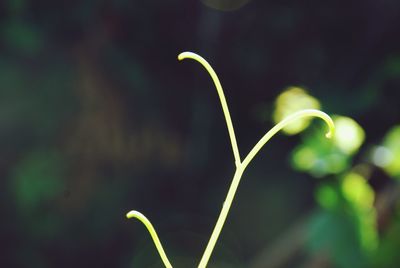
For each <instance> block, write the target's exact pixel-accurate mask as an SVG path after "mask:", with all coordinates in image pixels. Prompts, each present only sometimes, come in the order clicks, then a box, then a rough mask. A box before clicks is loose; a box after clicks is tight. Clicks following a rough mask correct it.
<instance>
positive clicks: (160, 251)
mask: <svg viewBox="0 0 400 268" xmlns="http://www.w3.org/2000/svg"><path fill="white" fill-rule="evenodd" d="M126 217H127V218H128V219H131V218H136V219H138V220H139V221H141V222H142V223H143V225H144V226H145V227H146V228H147V231H149V233H150V236H151V238H152V239H153V242H154V245H155V246H156V249H157V251H158V254H160V257H161V260H162V262H163V263H164V265H165V267H166V268H172V265H171V263H170V262H169V260H168V257H167V255H166V254H165V251H164V248H163V247H162V245H161V242H160V239H159V238H158V235H157V232H156V230H155V229H154V227H153V225H152V224H151V222H150V221H149V220H148V219H147V218H146V216H144V215H143V214H142V213H140V212H139V211H136V210H131V211H129V212H128V213H126Z"/></svg>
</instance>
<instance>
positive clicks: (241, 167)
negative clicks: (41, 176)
mask: <svg viewBox="0 0 400 268" xmlns="http://www.w3.org/2000/svg"><path fill="white" fill-rule="evenodd" d="M185 58H191V59H193V60H196V61H198V62H199V63H200V64H202V65H203V66H204V68H205V69H206V70H207V71H208V73H209V74H210V76H211V78H212V80H213V82H214V84H215V86H216V88H217V92H218V96H219V99H220V101H221V105H222V110H223V113H224V116H225V121H226V125H227V127H228V132H229V138H230V140H231V145H232V150H233V155H234V158H235V164H236V171H235V174H234V176H233V179H232V183H231V185H230V187H229V190H228V194H227V196H226V198H225V202H224V203H223V206H222V210H221V213H220V215H219V217H218V220H217V222H216V224H215V227H214V230H213V232H212V234H211V237H210V240H209V242H208V244H207V246H206V249H205V250H204V253H203V256H202V258H201V260H200V263H199V266H198V268H205V267H206V266H207V264H208V261H209V259H210V257H211V254H212V252H213V250H214V247H215V244H216V243H217V240H218V237H219V235H220V233H221V231H222V227H223V226H224V223H225V220H226V218H227V216H228V213H229V209H230V207H231V205H232V202H233V198H234V197H235V193H236V190H237V188H238V186H239V183H240V179H241V178H242V175H243V173H244V171H245V169H246V167H247V166H248V165H249V163H250V162H251V160H253V158H254V157H255V156H256V154H257V153H258V152H259V151H260V150H261V148H262V147H263V146H264V145H265V144H266V143H267V142H268V141H269V140H270V139H271V138H272V137H273V136H274V135H275V134H276V133H277V132H278V131H279V130H281V129H282V128H284V127H285V126H287V125H288V124H290V123H292V122H294V121H296V120H298V119H300V118H303V117H319V118H321V119H322V120H323V121H325V123H326V124H327V125H328V127H329V131H328V133H327V134H326V136H327V137H328V138H330V137H331V136H332V135H333V132H334V129H335V127H334V124H333V121H332V119H331V118H330V117H329V116H328V115H327V114H325V113H324V112H321V111H318V110H313V109H309V110H302V111H298V112H296V113H294V114H292V115H290V116H288V117H286V118H285V119H283V120H282V121H281V122H279V123H278V124H277V125H275V126H274V127H273V128H272V129H271V130H269V131H268V132H267V133H266V134H265V135H264V136H263V137H262V138H261V139H260V140H259V141H258V142H257V143H256V145H255V146H254V147H253V149H251V150H250V152H249V154H248V155H247V156H246V157H245V158H244V160H243V162H242V161H241V159H240V154H239V149H238V146H237V142H236V136H235V131H234V128H233V124H232V120H231V117H230V114H229V109H228V105H227V103H226V100H225V95H224V91H223V89H222V86H221V83H220V82H219V79H218V76H217V75H216V73H215V72H214V70H213V68H212V67H211V66H210V64H209V63H208V62H207V61H206V60H205V59H204V58H202V57H200V56H199V55H197V54H195V53H192V52H183V53H181V54H179V56H178V59H179V60H182V59H185ZM127 217H128V218H132V217H135V218H137V219H139V220H140V221H141V222H142V223H143V224H144V225H145V226H146V228H147V230H148V231H149V233H150V235H151V237H152V239H153V241H154V244H155V246H156V248H157V250H158V253H159V254H160V256H161V259H162V261H163V263H164V265H165V267H167V268H170V267H172V266H171V263H170V262H169V260H168V258H167V256H166V254H165V252H164V249H163V247H162V245H161V242H160V240H159V239H158V236H157V233H156V231H155V230H154V227H153V226H152V225H151V223H150V221H149V220H148V219H147V218H146V217H145V216H144V215H143V214H141V213H140V212H137V211H131V212H129V213H128V214H127Z"/></svg>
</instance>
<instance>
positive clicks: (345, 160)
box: [291, 116, 365, 177]
mask: <svg viewBox="0 0 400 268" xmlns="http://www.w3.org/2000/svg"><path fill="white" fill-rule="evenodd" d="M332 118H333V121H334V123H335V127H336V129H335V135H334V136H333V138H332V140H329V139H326V138H325V137H324V131H325V132H326V130H325V129H321V128H315V129H314V130H313V131H312V133H310V134H307V135H305V136H304V137H303V142H302V143H301V144H300V145H298V146H297V147H296V148H295V150H294V152H293V154H292V158H291V162H292V166H293V167H294V168H295V169H297V170H301V171H306V172H309V173H310V174H311V175H313V176H316V177H322V176H325V175H327V174H338V173H340V172H343V171H344V170H346V169H347V168H349V166H350V165H351V161H352V157H353V155H354V154H355V153H356V152H357V151H358V149H359V148H360V146H361V144H362V143H363V142H364V139H365V133H364V130H363V129H362V127H361V126H360V125H359V124H357V123H356V122H355V121H354V120H353V119H351V118H349V117H345V116H333V117H332Z"/></svg>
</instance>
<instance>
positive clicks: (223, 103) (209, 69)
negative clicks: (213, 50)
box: [178, 52, 241, 166]
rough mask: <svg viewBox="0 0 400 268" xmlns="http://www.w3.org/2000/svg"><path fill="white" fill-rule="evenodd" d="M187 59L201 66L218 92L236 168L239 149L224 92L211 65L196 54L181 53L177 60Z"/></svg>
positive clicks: (238, 160) (238, 162) (238, 159)
mask: <svg viewBox="0 0 400 268" xmlns="http://www.w3.org/2000/svg"><path fill="white" fill-rule="evenodd" d="M187 58H189V59H193V60H195V61H197V62H199V63H200V64H201V65H203V67H204V68H205V69H206V70H207V72H208V73H209V74H210V76H211V79H212V80H213V82H214V85H215V87H216V89H217V92H218V96H219V100H220V101H221V106H222V111H223V112H224V116H225V121H226V126H227V127H228V132H229V138H230V140H231V144H232V151H233V157H234V158H235V164H236V166H238V165H239V164H240V162H241V160H240V153H239V148H238V146H237V142H236V135H235V129H234V128H233V124H232V119H231V114H230V113H229V109H228V104H227V103H226V99H225V94H224V90H223V89H222V86H221V83H220V82H219V78H218V76H217V74H216V73H215V71H214V69H213V68H212V67H211V65H210V64H209V63H208V62H207V61H206V60H205V59H204V58H203V57H201V56H199V55H197V54H196V53H193V52H182V53H181V54H179V55H178V59H179V60H183V59H187Z"/></svg>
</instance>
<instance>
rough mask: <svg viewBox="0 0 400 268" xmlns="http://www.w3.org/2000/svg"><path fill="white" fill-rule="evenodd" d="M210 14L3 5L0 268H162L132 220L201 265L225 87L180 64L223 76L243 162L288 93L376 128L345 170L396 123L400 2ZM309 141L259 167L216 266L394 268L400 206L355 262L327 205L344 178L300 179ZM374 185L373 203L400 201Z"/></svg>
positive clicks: (225, 163)
mask: <svg viewBox="0 0 400 268" xmlns="http://www.w3.org/2000/svg"><path fill="white" fill-rule="evenodd" d="M206 2H207V5H205V4H204V3H202V2H201V1H194V0H187V1H183V0H180V1H178V0H171V1H156V0H143V1H137V0H129V1H128V0H115V1H105V0H101V1H100V0H99V1H89V0H69V1H66V0H60V1H50V0H35V1H32V0H3V1H1V3H0V148H1V149H0V215H1V216H0V247H1V251H0V266H1V267H29V268H36V267H37V268H39V267H40V268H41V267H43V268H45V267H57V268H63V267H68V268H71V267H139V268H140V267H162V264H161V263H160V261H159V257H158V255H157V252H156V250H155V249H154V247H153V244H152V241H151V239H150V237H149V235H148V233H147V232H146V230H145V229H144V227H143V226H142V225H141V224H139V223H137V222H136V221H134V220H127V219H125V214H126V212H128V211H129V210H131V209H137V210H139V211H141V212H143V213H144V214H145V215H146V216H148V217H149V218H150V219H151V221H152V222H153V224H154V225H155V227H156V229H157V230H158V232H159V235H160V238H161V240H162V242H163V244H164V246H165V249H166V251H167V254H168V255H169V257H170V259H171V261H172V263H173V264H175V265H176V267H178V268H179V267H195V266H196V265H197V262H198V261H199V259H200V257H201V254H202V251H203V249H204V248H205V245H206V243H207V241H208V238H209V235H210V234H211V231H212V228H213V225H214V223H215V221H216V218H217V216H218V213H219V210H220V208H221V205H222V202H223V200H224V196H225V194H226V191H227V189H228V185H229V183H230V180H231V177H232V175H233V172H234V163H233V156H232V153H231V148H230V144H229V138H228V135H227V131H226V127H225V122H224V119H223V115H222V112H221V109H220V107H219V106H220V104H219V101H218V98H217V94H216V92H215V89H214V86H213V84H212V82H211V80H210V78H209V76H208V74H207V73H206V72H205V71H204V70H203V68H202V67H201V66H200V65H199V64H197V63H195V62H193V61H185V62H178V61H177V55H178V54H179V53H180V52H183V51H193V52H197V53H199V54H200V55H202V56H203V57H205V58H206V59H208V60H209V62H210V63H211V64H212V66H213V67H214V68H215V70H216V72H217V73H218V74H219V77H220V79H221V82H222V84H223V87H224V89H225V94H226V97H227V100H228V104H229V105H230V109H231V114H232V118H233V123H234V125H235V128H236V133H237V138H238V145H239V148H240V149H241V151H242V155H244V154H245V153H247V152H248V151H249V150H250V149H251V147H252V146H253V144H254V143H255V142H256V141H257V140H258V139H259V137H261V136H262V135H263V134H264V133H265V131H267V130H268V129H269V128H270V127H272V126H273V122H272V120H271V117H272V112H273V110H274V105H273V104H274V101H275V99H276V97H277V96H278V95H279V94H280V93H281V92H282V91H283V90H284V89H285V88H286V87H288V86H292V85H298V86H303V87H305V88H307V89H308V92H309V94H311V95H313V96H314V97H316V98H317V99H319V100H320V102H321V103H322V109H323V110H324V111H325V112H327V113H329V114H340V115H345V116H349V117H352V118H353V119H354V120H356V121H357V122H358V123H359V124H360V125H361V126H362V127H363V128H364V130H365V132H366V140H365V143H364V145H363V147H361V149H360V150H359V151H358V152H357V154H356V155H355V156H354V158H351V159H348V160H347V161H349V165H350V166H351V165H356V164H358V163H364V162H368V161H366V158H367V157H366V155H367V151H368V148H370V147H371V146H372V145H374V144H379V143H380V142H381V139H382V138H383V137H384V136H385V134H386V133H387V131H388V130H389V129H390V128H391V127H392V126H394V125H396V124H399V123H400V105H399V100H400V88H399V87H400V35H399V33H400V2H399V1H397V0H385V1H373V0H364V1H355V0H352V1H316V0H310V1H267V0H252V1H249V2H248V3H245V2H241V1H216V0H210V1H206ZM241 4H243V5H241ZM232 9H233V10H232ZM307 133H311V132H305V134H304V135H311V134H307ZM303 137H304V136H303ZM302 141H303V139H301V138H300V136H293V137H288V136H284V135H279V136H278V137H276V138H274V139H273V140H272V141H271V142H270V143H269V144H268V145H267V146H266V147H265V148H264V149H263V150H262V151H261V153H260V155H259V156H258V157H257V158H256V159H255V160H254V162H253V163H252V164H251V165H250V166H249V168H248V170H247V171H246V173H245V175H244V176H243V181H242V184H241V185H240V187H239V190H238V193H237V196H236V199H235V201H234V204H233V207H232V210H231V213H230V215H229V217H228V220H227V223H226V226H225V228H224V230H223V232H222V235H221V237H220V240H219V242H218V244H217V247H216V249H215V252H214V254H213V256H212V258H211V263H210V267H219V268H220V267H232V268H234V267H258V266H255V264H254V263H255V262H256V260H259V259H260V258H261V259H263V260H262V262H263V263H265V266H264V267H273V266H271V263H273V261H276V259H278V261H280V263H281V264H280V265H279V267H344V268H347V267H352V268H353V267H370V266H371V267H372V266H376V267H397V266H396V265H397V264H398V263H399V262H400V260H399V256H398V254H397V252H398V248H399V246H400V218H399V209H396V208H397V206H398V195H394V197H393V198H392V199H390V198H389V197H391V196H389V197H388V199H390V202H391V203H390V206H389V208H388V209H387V211H385V213H386V214H384V215H383V216H382V215H380V214H379V213H378V217H377V218H378V224H377V227H376V228H377V231H378V233H379V235H380V238H381V240H382V241H381V243H380V246H379V248H378V249H376V251H375V252H374V253H369V254H364V253H363V252H361V253H360V251H361V249H360V246H359V244H358V243H357V241H358V240H357V238H354V239H353V236H355V235H354V234H355V233H356V232H357V224H353V220H352V219H353V218H354V217H355V216H354V213H353V212H352V210H351V209H350V210H349V209H347V208H346V204H344V205H343V207H341V208H338V209H337V210H335V211H334V212H332V211H328V210H324V208H319V206H318V205H317V203H316V201H315V199H314V192H315V189H316V188H317V187H318V186H319V185H320V184H323V183H325V181H326V182H329V183H332V184H335V183H336V180H337V177H336V175H335V174H333V175H329V176H326V178H323V179H314V178H312V176H310V175H308V174H307V173H300V172H297V171H294V170H293V168H292V167H291V165H290V161H289V160H290V155H291V152H292V150H293V149H294V148H295V146H297V145H299V144H301V143H302ZM371 169H372V170H373V171H372V175H371V179H370V184H371V185H372V187H373V189H374V191H375V192H376V194H377V195H378V194H379V196H383V197H385V193H386V192H384V190H385V189H388V188H389V189H397V187H398V183H397V182H396V180H395V179H392V178H391V177H390V176H388V175H387V174H386V173H385V172H383V171H382V170H380V169H379V168H376V167H371ZM310 215H312V216H310ZM315 215H317V216H315ZM313 216H314V217H318V216H319V217H320V218H319V219H322V223H321V222H319V223H320V225H318V226H317V227H315V225H312V224H311V225H310V226H311V227H310V228H305V229H302V228H300V231H299V232H297V233H296V230H297V229H296V228H297V227H298V226H300V227H301V226H303V222H306V223H305V224H306V225H307V222H309V218H310V217H313ZM353 216H354V217H353ZM324 221H325V223H326V224H325V225H324V224H323V223H324ZM315 222H316V221H314V224H315ZM292 226H295V227H294V228H295V230H294V231H293V229H292V228H293V227H292ZM296 226H297V227H296ZM307 226H308V225H307ZM313 226H314V227H313ZM318 228H320V229H318ZM307 230H308V231H307ZM310 230H311V231H310ZM318 232H319V233H318ZM321 232H322V233H321ZM308 234H310V235H309V236H308ZM303 236H306V237H310V238H309V240H307V239H303V238H302V237H303ZM321 237H324V238H325V240H327V241H325V240H324V241H322V242H321V241H320V240H323V239H322V238H321ZM385 237H390V238H391V239H386V240H385ZM397 238H398V239H397ZM285 239H286V240H285ZM310 239H311V240H310ZM353 240H354V241H355V242H354V241H353ZM321 243H322V244H324V243H325V244H328V245H330V246H327V247H322V246H319V245H321ZM292 247H294V249H293V248H292ZM315 247H317V248H320V249H321V250H315ZM338 248H341V249H344V251H345V253H343V254H342V253H341V252H342V251H343V250H342V251H338V250H336V249H338ZM264 251H267V252H269V254H266V255H265V257H263V256H264V255H263V254H262V252H264ZM260 256H261V257H260ZM253 264H254V266H252V265H253ZM312 265H314V266H312ZM274 267H275V266H274Z"/></svg>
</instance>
